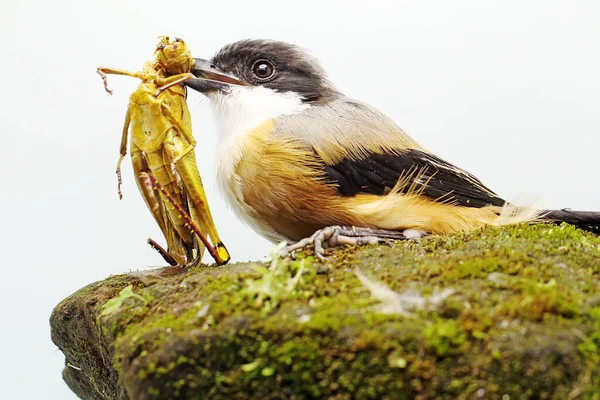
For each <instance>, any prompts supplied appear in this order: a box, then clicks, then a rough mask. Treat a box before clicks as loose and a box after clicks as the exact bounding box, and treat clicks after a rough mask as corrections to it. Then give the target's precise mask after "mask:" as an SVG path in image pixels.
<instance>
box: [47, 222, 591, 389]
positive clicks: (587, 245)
mask: <svg viewBox="0 0 600 400" xmlns="http://www.w3.org/2000/svg"><path fill="white" fill-rule="evenodd" d="M327 255H328V257H329V258H328V260H327V262H324V263H321V262H317V261H314V262H312V261H311V259H310V258H306V259H299V260H297V261H291V260H279V261H277V262H274V263H273V264H272V266H271V267H269V265H268V264H249V263H244V264H233V265H228V266H225V267H204V268H199V269H195V270H192V271H190V272H188V273H186V274H185V275H180V276H172V277H164V278H159V277H156V276H151V275H144V274H137V275H136V274H133V275H119V276H113V277H110V278H108V279H106V280H104V281H102V282H97V283H93V284H90V285H88V286H86V287H85V288H83V289H81V290H79V291H77V292H76V293H74V294H73V295H71V296H70V297H68V298H66V299H65V300H63V301H62V302H61V303H60V304H59V305H57V306H56V308H55V310H54V312H53V314H52V317H51V319H50V323H51V327H52V340H53V341H54V343H55V344H56V345H57V346H58V347H59V348H60V349H61V350H62V351H63V353H64V354H65V358H66V361H65V364H66V366H65V369H64V371H63V378H64V380H65V381H66V382H67V384H68V385H69V386H70V388H71V389H72V390H73V391H74V392H75V393H76V394H77V395H78V396H79V397H81V398H82V399H140V400H144V399H172V398H182V399H204V398H215V399H245V398H262V399H287V398H295V399H307V398H331V399H350V398H357V399H385V398H389V399H414V398H417V399H433V398H447V399H457V398H458V399H461V398H465V399H467V398H469V399H470V398H486V399H488V398H489V399H494V398H499V399H528V398H535V399H546V398H547V399H577V398H582V399H600V238H598V237H595V236H593V235H589V234H586V233H583V232H582V231H579V230H577V229H575V228H573V227H571V226H567V225H562V226H558V227H557V226H544V225H538V226H529V227H527V226H514V227H506V228H500V229H496V228H488V229H485V230H482V231H477V232H470V233H463V234H458V235H454V236H447V237H431V238H426V239H423V240H421V241H420V242H398V243H395V244H394V245H393V246H392V247H389V246H368V247H362V248H345V249H338V250H330V251H328V252H327ZM357 270H358V271H360V272H358V273H357ZM359 278H360V279H359ZM129 285H132V286H131V287H130V288H127V287H128V286H129ZM123 289H125V290H123ZM444 289H446V291H445V293H446V294H447V295H448V297H446V298H445V299H444V300H442V301H439V302H434V301H433V299H434V298H435V296H438V294H439V293H441V292H442V291H443V290H444ZM450 289H451V290H450ZM392 290H393V291H394V292H395V293H393V292H392ZM396 293H397V294H398V295H397V294H396ZM450 293H452V294H450ZM427 300H431V301H427ZM411 302H412V303H411ZM411 305H412V306H411Z"/></svg>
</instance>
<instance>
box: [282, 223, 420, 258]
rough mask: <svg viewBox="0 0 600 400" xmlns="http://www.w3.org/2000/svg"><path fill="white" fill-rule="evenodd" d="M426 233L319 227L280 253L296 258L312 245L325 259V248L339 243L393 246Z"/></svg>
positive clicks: (316, 252)
mask: <svg viewBox="0 0 600 400" xmlns="http://www.w3.org/2000/svg"><path fill="white" fill-rule="evenodd" d="M424 235H425V232H422V231H418V230H415V229H407V230H405V231H402V232H400V231H388V230H384V229H370V228H358V227H354V226H351V227H348V226H328V227H326V228H323V229H319V230H318V231H316V232H315V233H314V234H312V235H311V236H310V237H307V238H304V239H302V240H300V241H298V242H296V243H293V244H291V245H288V246H286V247H284V248H283V249H282V251H281V253H280V255H281V256H282V257H286V256H288V255H291V256H292V257H293V258H294V255H295V252H296V251H297V250H300V249H304V248H307V247H310V246H312V247H313V248H314V252H315V255H316V256H317V258H319V259H320V260H325V259H326V257H325V255H324V253H325V249H327V248H329V247H335V246H339V245H349V246H352V245H356V246H364V245H366V244H386V245H389V246H391V245H392V243H393V240H404V239H418V238H421V237H423V236H424Z"/></svg>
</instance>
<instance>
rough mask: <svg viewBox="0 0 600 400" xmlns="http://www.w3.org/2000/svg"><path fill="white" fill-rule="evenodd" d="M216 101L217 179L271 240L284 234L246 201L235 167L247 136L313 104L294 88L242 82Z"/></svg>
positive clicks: (236, 208) (239, 210) (229, 198)
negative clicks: (256, 215) (262, 221)
mask: <svg viewBox="0 0 600 400" xmlns="http://www.w3.org/2000/svg"><path fill="white" fill-rule="evenodd" d="M209 98H210V100H211V103H212V105H213V111H214V115H215V120H216V125H217V133H218V135H219V144H218V149H217V160H216V162H217V165H216V170H217V182H218V184H219V190H220V191H221V193H223V195H224V196H225V198H226V200H227V202H228V203H229V205H230V206H231V207H232V208H233V210H234V211H235V212H236V213H237V214H238V215H239V216H240V217H242V219H243V220H244V222H246V223H247V224H248V225H250V226H251V227H252V228H254V229H255V230H257V231H259V232H261V233H262V234H263V236H266V237H267V238H268V239H270V240H272V241H279V240H281V237H280V236H278V235H277V234H275V233H274V232H272V231H270V230H269V229H268V227H265V226H263V225H261V224H260V223H259V221H257V220H256V219H255V218H254V216H253V214H254V211H253V209H252V208H250V207H249V206H248V205H246V204H245V203H244V202H243V194H242V185H241V182H240V179H239V177H238V176H237V175H236V174H235V168H236V166H237V164H238V163H239V161H240V160H241V158H242V155H243V154H244V150H245V147H246V146H245V144H244V143H245V138H246V136H247V135H248V134H249V133H250V132H252V130H254V128H256V127H258V126H259V125H260V124H262V123H264V122H267V121H269V120H271V119H273V118H277V117H279V116H281V115H290V114H295V113H298V112H301V111H303V110H305V109H307V108H309V107H310V105H309V104H305V103H302V99H301V98H300V96H298V95H297V94H295V93H293V92H286V93H278V92H275V91H273V90H271V89H268V88H265V87H263V86H255V87H254V86H253V87H248V86H239V87H234V88H232V90H231V92H229V93H218V92H215V93H212V94H210V95H209Z"/></svg>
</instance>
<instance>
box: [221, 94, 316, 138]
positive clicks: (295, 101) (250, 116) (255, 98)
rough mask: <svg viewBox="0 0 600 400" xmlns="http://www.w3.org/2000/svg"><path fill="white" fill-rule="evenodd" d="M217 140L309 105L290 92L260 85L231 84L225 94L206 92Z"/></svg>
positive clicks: (237, 135)
mask: <svg viewBox="0 0 600 400" xmlns="http://www.w3.org/2000/svg"><path fill="white" fill-rule="evenodd" d="M209 98H210V100H211V103H212V105H213V111H214V115H215V119H216V124H217V131H218V134H219V142H221V143H220V144H224V143H223V142H225V141H230V140H232V139H233V140H235V139H238V138H240V137H241V136H244V135H246V134H248V133H250V132H252V130H253V129H254V128H256V127H257V126H259V125H260V124H262V123H263V122H266V121H268V120H270V119H272V118H277V117H278V116H280V115H288V114H295V113H297V112H300V111H302V110H305V109H307V108H308V107H310V105H308V104H304V103H302V99H301V97H300V96H299V95H298V94H296V93H293V92H285V93H279V92H276V91H274V90H271V89H269V88H265V87H263V86H234V87H232V89H231V92H229V93H227V94H223V93H219V92H215V93H211V94H209Z"/></svg>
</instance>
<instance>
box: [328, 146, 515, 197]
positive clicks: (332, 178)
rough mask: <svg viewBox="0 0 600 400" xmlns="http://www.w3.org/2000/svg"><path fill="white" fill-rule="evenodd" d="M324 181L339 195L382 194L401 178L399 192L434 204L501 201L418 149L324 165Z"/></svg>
mask: <svg viewBox="0 0 600 400" xmlns="http://www.w3.org/2000/svg"><path fill="white" fill-rule="evenodd" d="M325 173H326V175H327V178H328V181H329V182H331V183H334V184H335V185H336V187H337V189H338V190H339V192H340V194H341V195H343V196H354V195H356V194H358V193H371V194H379V195H383V194H385V193H388V192H389V191H390V190H391V189H392V188H393V187H394V186H395V185H396V183H397V182H398V180H399V179H404V180H405V181H406V184H404V185H402V187H401V188H400V192H402V193H407V192H409V191H410V192H419V193H421V194H422V195H424V196H427V197H429V198H431V199H433V200H435V201H439V202H446V203H452V204H457V205H460V206H466V207H485V206H490V205H492V206H499V207H501V206H503V205H504V203H505V201H504V200H503V199H502V198H500V197H499V196H498V195H496V194H495V193H494V192H492V191H491V190H489V189H488V188H487V187H485V186H484V185H483V184H482V183H481V181H479V179H477V178H476V177H475V176H473V175H471V174H469V173H468V172H466V171H463V170H462V169H460V168H457V167H455V166H454V165H452V164H450V163H448V162H446V161H444V160H442V159H441V158H438V157H436V156H434V155H432V154H428V153H425V152H423V151H420V150H414V149H407V150H404V151H402V152H400V153H398V154H376V153H372V154H370V155H369V156H367V157H364V158H361V159H359V160H351V159H344V160H342V161H341V162H339V163H337V164H335V165H326V166H325Z"/></svg>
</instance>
